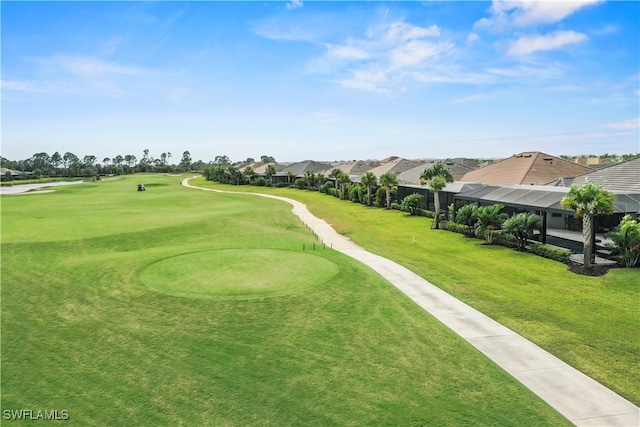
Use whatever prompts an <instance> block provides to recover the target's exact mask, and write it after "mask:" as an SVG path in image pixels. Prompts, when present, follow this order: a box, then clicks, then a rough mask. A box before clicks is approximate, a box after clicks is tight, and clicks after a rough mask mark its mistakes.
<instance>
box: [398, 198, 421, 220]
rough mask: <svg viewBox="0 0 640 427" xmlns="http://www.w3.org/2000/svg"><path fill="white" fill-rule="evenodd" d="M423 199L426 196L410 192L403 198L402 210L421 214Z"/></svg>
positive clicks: (412, 213)
mask: <svg viewBox="0 0 640 427" xmlns="http://www.w3.org/2000/svg"><path fill="white" fill-rule="evenodd" d="M423 201H424V197H422V195H420V194H417V193H414V194H410V195H408V196H407V197H405V198H404V199H402V203H401V204H400V210H401V211H402V212H409V214H411V215H420V211H421V210H422V209H421V207H422V204H423Z"/></svg>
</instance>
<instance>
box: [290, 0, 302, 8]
mask: <svg viewBox="0 0 640 427" xmlns="http://www.w3.org/2000/svg"><path fill="white" fill-rule="evenodd" d="M302 6H303V4H302V0H291V1H290V2H289V3H287V9H289V10H293V9H297V8H299V7H302Z"/></svg>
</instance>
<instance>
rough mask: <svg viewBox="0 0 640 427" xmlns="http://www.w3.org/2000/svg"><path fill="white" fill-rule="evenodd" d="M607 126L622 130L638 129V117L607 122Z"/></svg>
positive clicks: (639, 122) (639, 123) (639, 126)
mask: <svg viewBox="0 0 640 427" xmlns="http://www.w3.org/2000/svg"><path fill="white" fill-rule="evenodd" d="M607 127H608V128H612V129H623V130H632V129H640V117H638V118H635V119H631V120H625V121H622V122H615V123H609V124H607Z"/></svg>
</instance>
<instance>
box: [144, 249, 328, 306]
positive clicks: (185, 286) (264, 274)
mask: <svg viewBox="0 0 640 427" xmlns="http://www.w3.org/2000/svg"><path fill="white" fill-rule="evenodd" d="M337 271H338V268H337V266H336V265H335V264H334V263H332V262H331V261H328V260H326V259H324V258H321V257H318V256H315V255H310V254H306V253H300V252H294V251H284V250H277V249H222V250H217V251H206V252H196V253H190V254H183V255H178V256H174V257H170V258H166V259H163V260H160V261H158V262H155V263H153V264H151V265H149V266H148V267H146V268H145V269H144V270H142V272H141V273H140V277H141V278H142V281H143V282H145V284H146V285H147V286H149V288H151V289H153V290H156V291H158V292H164V293H166V294H169V295H176V296H181V297H190V298H255V297H267V296H271V295H282V294H286V293H290V292H296V291H300V290H302V289H305V288H308V287H311V286H317V285H320V284H322V283H325V282H326V281H328V280H329V279H331V278H332V277H333V276H335V274H336V273H337Z"/></svg>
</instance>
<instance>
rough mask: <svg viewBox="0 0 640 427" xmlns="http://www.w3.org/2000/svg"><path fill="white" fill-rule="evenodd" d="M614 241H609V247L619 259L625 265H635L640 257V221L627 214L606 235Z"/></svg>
mask: <svg viewBox="0 0 640 427" xmlns="http://www.w3.org/2000/svg"><path fill="white" fill-rule="evenodd" d="M606 236H607V237H609V238H610V239H611V240H613V243H607V248H608V249H610V250H611V252H612V253H613V254H615V255H617V258H618V260H619V261H620V262H621V263H622V265H624V266H625V267H633V266H634V265H636V264H637V263H638V259H639V258H640V223H638V221H637V220H635V219H632V218H631V215H625V216H624V218H622V221H620V224H619V225H618V226H617V227H616V228H615V230H613V231H612V232H610V233H607V235H606Z"/></svg>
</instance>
